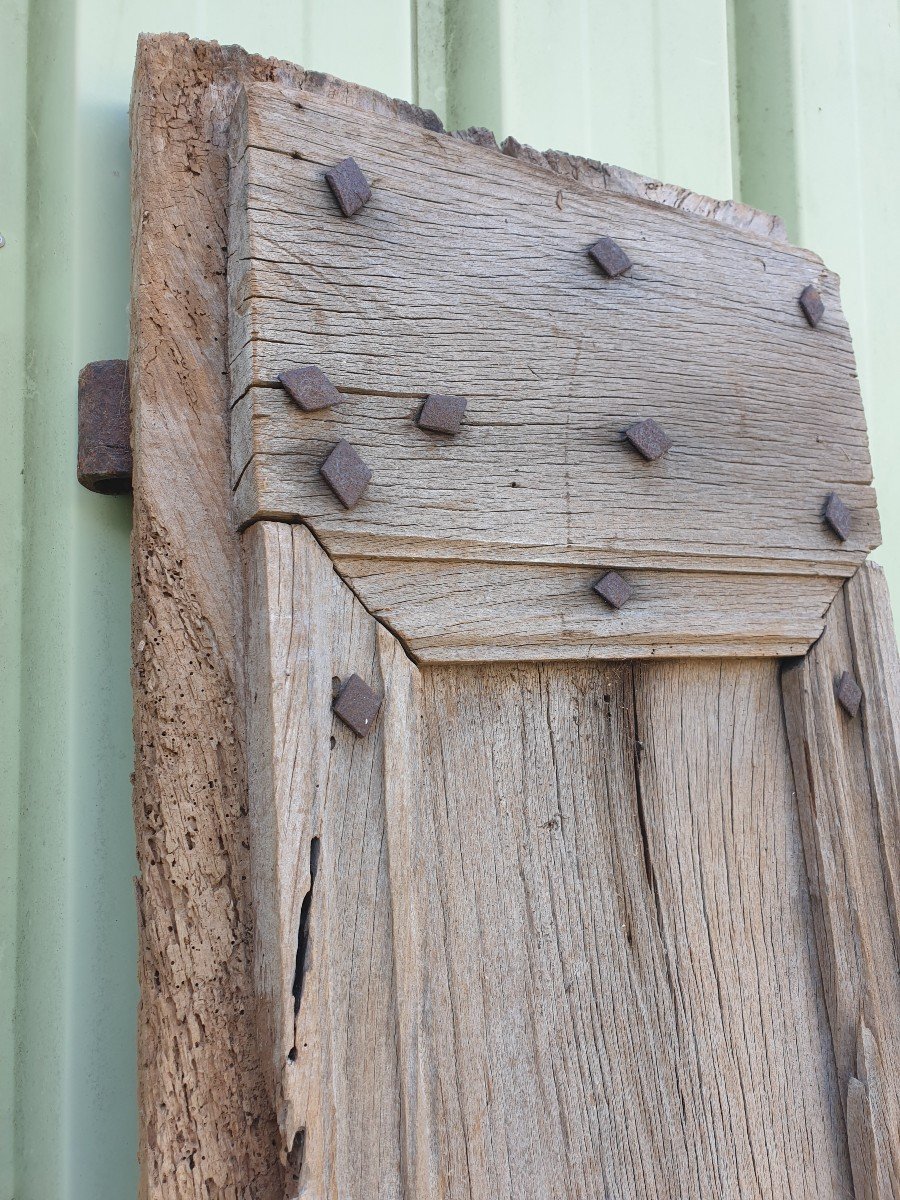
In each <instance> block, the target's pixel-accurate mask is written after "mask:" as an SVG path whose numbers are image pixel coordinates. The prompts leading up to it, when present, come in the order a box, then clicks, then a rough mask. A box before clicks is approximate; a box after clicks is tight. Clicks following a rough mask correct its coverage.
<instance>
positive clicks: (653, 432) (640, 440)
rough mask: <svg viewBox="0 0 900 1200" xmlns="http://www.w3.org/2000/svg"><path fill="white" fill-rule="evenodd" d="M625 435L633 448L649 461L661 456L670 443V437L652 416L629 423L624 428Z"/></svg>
mask: <svg viewBox="0 0 900 1200" xmlns="http://www.w3.org/2000/svg"><path fill="white" fill-rule="evenodd" d="M625 436H626V437H627V438H628V440H629V442H631V444H632V446H634V448H635V450H637V451H638V453H639V454H642V455H643V456H644V458H646V459H647V460H648V461H650V462H652V461H653V460H654V459H657V458H662V456H663V455H664V454H665V452H666V451H667V450H668V449H669V448H670V447H671V445H672V439H671V438H669V437H667V436H666V435H665V434H664V433H663V431H662V430H661V429H660V427H659V426H658V425H657V423H656V422H655V421H654V420H653V418H652V417H647V419H646V420H645V421H638V422H637V423H636V424H634V425H629V426H628V428H627V429H626V430H625Z"/></svg>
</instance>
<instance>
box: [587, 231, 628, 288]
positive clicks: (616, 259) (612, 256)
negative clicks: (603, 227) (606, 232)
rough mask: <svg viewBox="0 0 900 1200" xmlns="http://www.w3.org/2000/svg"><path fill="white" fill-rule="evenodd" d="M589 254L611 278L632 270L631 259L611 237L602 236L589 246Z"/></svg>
mask: <svg viewBox="0 0 900 1200" xmlns="http://www.w3.org/2000/svg"><path fill="white" fill-rule="evenodd" d="M588 254H589V255H590V256H591V258H592V259H593V260H594V262H595V263H596V264H597V266H598V267H599V268H600V270H601V271H602V272H603V274H604V275H606V276H607V277H608V278H609V279H616V278H618V276H619V275H624V274H625V272H626V271H630V270H631V259H630V258H629V257H628V255H627V254H626V253H625V251H624V250H623V249H622V247H621V246H620V245H619V244H618V243H617V242H614V241H613V240H612V238H611V237H602V238H599V239H598V240H597V241H596V242H594V244H593V246H589V247H588Z"/></svg>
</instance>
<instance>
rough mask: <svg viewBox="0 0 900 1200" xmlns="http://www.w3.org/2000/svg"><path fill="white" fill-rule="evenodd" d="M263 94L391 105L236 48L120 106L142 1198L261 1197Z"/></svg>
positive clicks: (151, 64) (412, 115) (149, 68)
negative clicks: (252, 356)
mask: <svg viewBox="0 0 900 1200" xmlns="http://www.w3.org/2000/svg"><path fill="white" fill-rule="evenodd" d="M254 79H256V80H270V81H273V80H277V81H280V82H281V83H283V84H284V85H285V86H288V87H293V88H297V87H303V88H305V89H306V90H307V91H311V90H315V89H320V90H322V91H323V93H326V94H330V95H337V96H342V97H344V98H345V99H346V100H348V101H349V102H351V103H354V102H355V103H359V104H360V105H362V106H364V107H365V108H367V109H369V110H374V111H380V112H382V113H388V112H390V113H394V114H397V115H398V116H399V117H400V118H401V119H402V120H408V121H418V122H424V123H433V121H434V118H433V116H431V115H430V114H425V113H422V112H420V111H419V110H417V109H414V108H413V107H412V106H410V105H408V104H404V103H403V102H402V101H393V100H388V99H387V98H386V97H384V96H379V95H377V94H376V93H374V92H369V91H367V90H366V89H362V88H356V87H354V86H353V85H352V84H343V83H340V82H339V81H336V80H333V79H331V78H330V77H328V76H323V75H318V74H316V73H314V72H307V71H304V70H303V69H302V68H300V67H295V66H292V65H291V64H289V63H284V62H280V61H278V60H274V59H262V58H258V57H254V56H251V55H248V54H246V53H245V52H244V51H243V50H241V49H240V48H238V47H228V48H225V47H221V46H218V45H217V44H215V43H207V42H196V41H191V40H190V39H188V38H186V37H184V36H181V35H162V36H158V37H149V36H147V37H142V38H141V39H140V42H139V44H138V54H137V63H136V67H135V77H134V88H133V95H132V108H131V142H132V204H133V219H132V234H133V282H132V301H131V349H130V368H131V392H132V439H133V447H134V534H133V540H132V562H133V575H134V583H133V591H134V606H133V655H134V694H135V716H134V733H135V750H136V758H135V783H134V815H135V826H136V832H137V853H138V864H139V870H140V877H139V880H138V883H137V897H138V909H139V975H140V984H141V1008H140V1018H139V1021H138V1056H139V1101H140V1133H139V1139H138V1152H139V1157H140V1162H141V1185H140V1186H141V1197H142V1200H182V1198H185V1200H187V1198H190V1200H208V1198H216V1200H218V1198H220V1197H221V1198H223V1200H235V1198H237V1197H240V1198H241V1200H281V1198H282V1197H283V1196H284V1195H286V1194H287V1192H286V1190H285V1189H286V1188H287V1189H289V1188H290V1186H291V1185H290V1183H289V1180H290V1174H291V1173H290V1170H289V1169H287V1170H286V1168H285V1167H283V1165H282V1162H281V1160H280V1156H279V1153H278V1126H277V1121H276V1114H275V1111H274V1106H273V1103H272V1096H271V1091H270V1088H269V1087H268V1085H267V1081H266V1072H265V1071H264V1070H263V1066H262V1060H261V1056H260V1053H259V1050H258V1039H257V1030H256V1017H257V1013H256V1001H255V991H254V986H253V973H252V904H251V896H250V885H249V874H250V856H249V837H250V831H249V823H248V819H247V758H246V746H245V722H244V711H245V709H244V694H243V632H242V628H241V615H240V614H241V603H242V600H241V594H242V583H241V558H240V539H239V537H238V535H237V533H236V531H235V528H234V523H233V519H232V512H231V489H230V483H229V449H228V447H229V417H228V408H229V403H228V401H229V393H228V364H227V360H226V355H225V350H226V345H227V340H228V297H227V293H226V286H225V271H226V255H227V225H228V221H227V192H228V185H227V175H228V162H227V154H226V142H227V129H228V122H229V113H230V109H231V107H232V105H233V103H234V100H235V97H236V96H237V94H238V92H239V90H240V88H241V86H242V85H243V84H244V83H249V82H251V81H252V80H254Z"/></svg>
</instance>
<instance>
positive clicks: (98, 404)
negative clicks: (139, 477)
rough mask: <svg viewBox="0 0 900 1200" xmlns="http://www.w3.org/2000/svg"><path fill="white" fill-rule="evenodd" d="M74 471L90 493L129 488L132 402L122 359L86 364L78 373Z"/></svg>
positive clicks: (122, 492) (116, 492) (119, 493)
mask: <svg viewBox="0 0 900 1200" xmlns="http://www.w3.org/2000/svg"><path fill="white" fill-rule="evenodd" d="M77 474H78V482H79V483H80V484H81V486H82V487H86V488H87V489H88V491H91V492H103V493H104V494H106V495H114V496H115V495H123V494H125V493H127V492H130V491H131V402H130V396H129V388H128V363H127V362H126V361H125V359H123V358H110V359H106V360H105V361H103V362H92V363H88V364H87V366H86V367H83V368H82V370H81V373H80V374H79V376H78V466H77Z"/></svg>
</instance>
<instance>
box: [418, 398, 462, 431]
mask: <svg viewBox="0 0 900 1200" xmlns="http://www.w3.org/2000/svg"><path fill="white" fill-rule="evenodd" d="M465 414H466V401H465V398H464V397H463V396H429V397H428V398H427V400H426V401H425V403H424V404H423V405H422V407H421V408H420V409H419V415H418V416H417V417H416V424H417V425H418V426H419V428H420V429H430V430H432V432H434V433H451V434H452V433H459V427H460V425H461V424H462V419H463V417H464V416H465Z"/></svg>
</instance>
